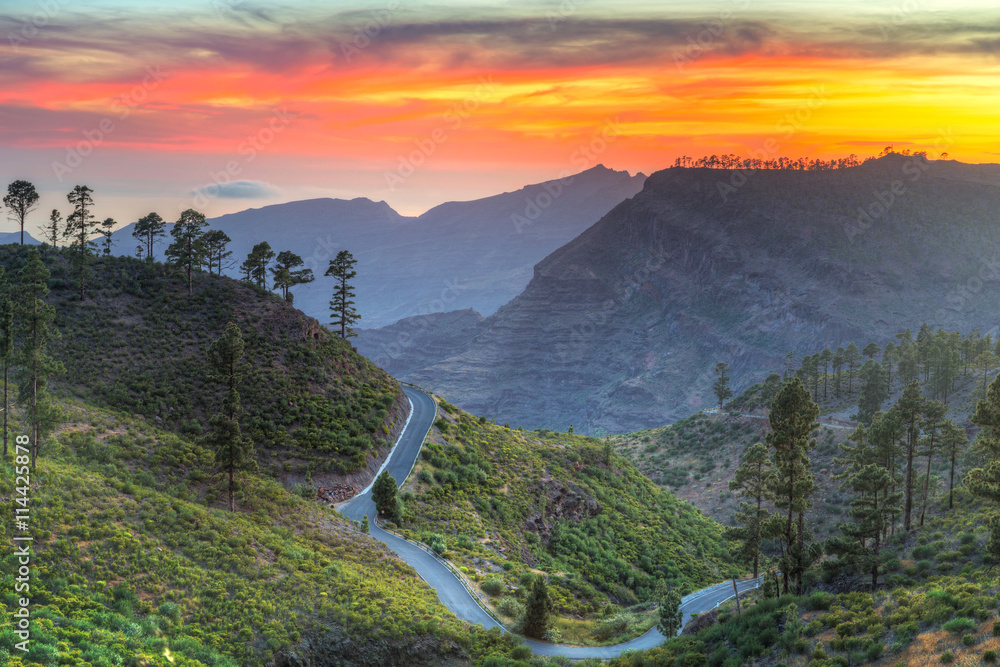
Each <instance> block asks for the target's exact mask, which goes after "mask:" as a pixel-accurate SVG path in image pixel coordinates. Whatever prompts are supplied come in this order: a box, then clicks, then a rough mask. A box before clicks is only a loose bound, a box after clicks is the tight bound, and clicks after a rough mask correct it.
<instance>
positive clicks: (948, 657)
mask: <svg viewBox="0 0 1000 667" xmlns="http://www.w3.org/2000/svg"><path fill="white" fill-rule="evenodd" d="M941 662H943V663H944V664H946V665H950V664H951V663H953V662H955V655H954V654H953V653H952V652H951V651H945V652H944V653H942V654H941Z"/></svg>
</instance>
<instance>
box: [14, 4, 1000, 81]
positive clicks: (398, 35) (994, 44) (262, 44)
mask: <svg viewBox="0 0 1000 667" xmlns="http://www.w3.org/2000/svg"><path fill="white" fill-rule="evenodd" d="M216 5H218V6H221V7H223V8H224V9H223V10H222V11H221V14H222V15H223V16H224V17H226V18H228V19H229V20H226V21H218V20H212V19H213V18H218V16H217V15H216V14H213V13H210V12H209V13H207V15H195V16H192V15H190V14H181V13H170V12H164V13H159V14H156V15H155V20H151V18H152V17H153V16H154V15H153V14H139V15H126V14H121V13H113V14H109V13H107V12H101V11H100V10H96V9H95V10H90V11H88V12H87V13H82V12H74V11H70V10H69V9H67V10H65V11H64V12H62V13H60V14H59V15H58V16H55V17H53V19H52V21H51V22H50V23H49V24H48V25H46V26H45V27H44V29H43V30H40V31H39V34H38V36H36V37H34V38H33V39H32V40H30V41H29V42H28V43H27V44H25V45H24V46H23V47H22V48H20V49H18V50H16V51H13V52H12V51H9V50H8V52H7V53H0V85H6V86H11V87H12V86H14V85H15V84H16V83H18V82H23V81H31V80H34V79H38V78H59V79H61V80H64V81H66V80H70V81H81V80H84V81H93V80H101V81H109V80H110V81H120V82H123V83H125V82H129V81H130V80H131V78H132V77H134V70H135V63H136V62H141V63H154V64H156V63H162V64H163V65H164V67H165V68H166V67H167V66H168V65H169V66H170V67H173V68H176V69H179V70H198V71H202V72H206V71H208V72H211V71H214V70H216V69H217V68H219V67H222V66H225V65H229V66H233V65H248V66H250V67H252V68H253V69H255V70H256V71H259V72H269V73H276V74H280V73H288V72H296V71H299V70H301V68H304V67H309V68H315V71H316V72H318V73H324V74H327V75H329V74H330V73H333V72H336V71H337V70H338V68H343V67H345V66H346V65H349V64H356V63H359V62H360V63H364V64H366V65H376V66H378V65H381V66H385V65H398V66H401V67H405V68H407V69H416V68H419V67H424V68H435V69H439V70H448V69H457V68H466V69H468V68H479V69H484V68H485V69H488V70H490V71H493V70H496V69H502V68H524V69H545V68H552V67H556V68H558V67H580V66H585V67H589V66H602V65H615V64H625V63H629V64H639V63H644V64H650V63H656V62H661V63H665V64H668V66H669V63H671V62H672V58H673V57H674V56H675V55H676V54H677V53H678V52H681V51H684V50H687V49H690V48H692V45H695V47H696V48H697V49H699V53H702V55H708V56H710V55H712V54H716V55H719V56H723V57H727V56H728V57H732V56H740V55H743V54H759V55H762V56H783V57H788V56H808V57H816V56H822V57H826V58H861V59H876V60H878V59H886V58H895V57H907V56H914V55H917V56H927V55H939V54H954V55H967V54H977V55H987V56H989V55H994V54H996V53H997V50H998V43H1000V20H998V18H997V16H996V15H995V14H994V15H986V16H982V17H980V18H979V20H976V21H970V20H968V19H967V18H966V17H964V16H956V17H955V18H949V17H941V16H939V15H937V14H935V13H931V12H927V13H915V14H913V15H912V16H909V15H907V16H905V17H903V18H902V19H899V18H896V19H893V18H891V17H888V15H887V16H886V17H883V18H881V19H880V18H879V16H878V15H871V16H866V17H860V16H859V17H851V18H848V17H838V16H835V15H833V14H827V15H823V14H821V15H819V16H817V15H811V14H805V13H796V12H783V13H776V12H773V11H772V12H770V13H768V12H766V11H757V12H755V11H752V10H749V9H748V10H746V11H736V10H734V11H732V12H729V13H728V14H727V15H726V16H725V18H722V17H721V16H720V15H719V14H718V13H715V15H714V16H713V14H712V13H711V12H707V13H706V15H705V16H703V17H698V18H692V17H689V16H683V15H667V14H665V12H663V11H660V12H653V11H651V13H650V15H648V16H644V17H642V18H632V17H628V16H626V17H621V18H615V17H595V16H592V15H588V14H587V13H586V12H583V11H581V12H579V13H575V14H572V13H571V14H568V15H566V16H562V15H557V16H556V17H555V18H553V17H552V16H546V15H542V14H538V13H535V14H534V15H532V14H530V13H525V12H522V13H520V14H518V13H516V12H515V11H506V12H494V13H492V14H484V13H483V12H481V11H480V12H475V11H472V10H469V11H464V12H463V16H465V17H466V18H465V19H464V20H456V19H455V18H454V15H453V14H452V16H445V15H443V14H441V12H435V11H434V10H433V9H431V8H428V7H424V8H422V9H417V10H412V11H406V12H404V11H403V10H398V13H397V12H388V10H383V11H384V12H386V13H385V14H384V15H383V14H380V13H378V12H372V11H357V10H348V11H340V12H328V13H319V12H318V11H316V10H315V9H305V8H302V7H298V8H296V7H283V8H282V9H281V10H280V11H279V10H273V11H269V10H264V9H262V8H260V7H257V6H255V5H248V4H246V3H243V2H238V1H236V0H216ZM236 16H238V17H239V20H232V19H233V18H234V17H236ZM19 25H20V22H19V21H18V20H17V19H15V18H14V17H13V16H11V15H9V14H4V13H2V12H0V34H7V33H8V32H16V31H17V30H18V27H19ZM359 40H360V41H359ZM345 45H348V46H358V45H360V46H361V47H362V50H363V57H361V58H360V59H358V60H352V61H351V62H348V61H346V60H345V59H344V57H343V55H342V54H343V49H344V47H345ZM74 53H86V54H87V57H88V58H91V59H94V60H95V62H99V63H101V65H102V66H101V67H98V68H93V67H90V68H80V66H79V61H78V59H76V58H71V57H68V54H74ZM15 89H16V88H15Z"/></svg>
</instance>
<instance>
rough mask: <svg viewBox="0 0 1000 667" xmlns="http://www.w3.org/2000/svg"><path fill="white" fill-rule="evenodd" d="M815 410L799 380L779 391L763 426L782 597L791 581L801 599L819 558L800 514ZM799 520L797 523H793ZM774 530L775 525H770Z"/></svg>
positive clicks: (808, 486)
mask: <svg viewBox="0 0 1000 667" xmlns="http://www.w3.org/2000/svg"><path fill="white" fill-rule="evenodd" d="M817 416H819V406H818V405H816V403H815V402H813V400H812V399H811V398H810V396H809V391H808V390H807V389H806V388H805V387H804V386H803V385H802V382H801V381H800V380H799V379H798V378H794V379H792V380H791V381H790V382H788V383H786V384H785V386H783V387H782V388H781V391H779V392H778V395H777V396H776V397H775V398H774V401H773V402H772V403H771V412H770V414H769V416H768V420H769V422H770V425H771V430H772V432H771V433H769V434H768V435H767V444H768V446H769V447H770V448H771V449H772V450H773V452H774V455H773V460H774V475H772V476H771V478H770V480H769V484H768V486H769V488H768V490H769V491H770V493H771V494H772V496H773V498H774V505H775V507H776V508H777V509H779V510H784V511H785V512H786V513H787V520H785V521H784V526H783V527H782V529H781V531H780V533H778V534H776V535H774V537H776V538H777V539H778V540H779V541H780V543H781V546H782V558H781V566H780V567H781V571H782V575H783V577H784V592H785V593H787V592H789V590H790V581H791V580H793V579H794V581H795V590H796V593H797V594H799V595H801V593H802V576H803V574H804V573H805V570H806V568H807V567H808V565H809V563H810V562H811V560H812V559H814V558H816V557H818V554H817V553H816V551H815V549H813V548H811V547H807V545H806V542H807V538H808V535H807V533H806V528H805V511H806V510H807V509H808V508H809V507H810V505H811V496H812V493H813V490H814V488H815V483H814V480H813V475H812V470H811V467H812V463H811V461H810V460H809V451H810V450H811V449H813V448H814V447H815V446H816V441H815V439H813V438H812V437H811V435H812V432H813V430H815V428H816V423H815V420H816V417H817ZM796 515H797V516H798V523H797V525H796V523H795V517H796ZM770 525H772V526H777V523H776V522H771V524H770Z"/></svg>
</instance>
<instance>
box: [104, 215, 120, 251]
mask: <svg viewBox="0 0 1000 667" xmlns="http://www.w3.org/2000/svg"><path fill="white" fill-rule="evenodd" d="M117 224H118V223H117V222H115V221H114V219H113V218H106V219H105V220H104V222H102V223H101V234H102V235H103V236H104V241H103V243H104V256H105V257H111V248H112V246H113V245H114V239H113V238H112V234H113V233H114V231H115V225H117Z"/></svg>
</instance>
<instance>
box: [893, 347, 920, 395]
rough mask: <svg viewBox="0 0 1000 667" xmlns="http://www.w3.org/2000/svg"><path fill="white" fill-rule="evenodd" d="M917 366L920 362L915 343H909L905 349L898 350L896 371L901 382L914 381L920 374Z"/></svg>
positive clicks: (908, 382)
mask: <svg viewBox="0 0 1000 667" xmlns="http://www.w3.org/2000/svg"><path fill="white" fill-rule="evenodd" d="M919 368H920V362H919V359H918V357H917V347H916V346H915V345H910V346H909V347H907V348H906V350H904V351H902V352H900V355H899V364H898V372H899V381H900V382H901V383H902V384H904V385H908V384H910V383H911V382H913V381H915V380H916V379H917V378H918V377H919V375H920V373H919Z"/></svg>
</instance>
